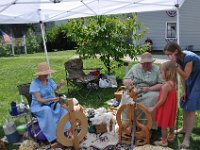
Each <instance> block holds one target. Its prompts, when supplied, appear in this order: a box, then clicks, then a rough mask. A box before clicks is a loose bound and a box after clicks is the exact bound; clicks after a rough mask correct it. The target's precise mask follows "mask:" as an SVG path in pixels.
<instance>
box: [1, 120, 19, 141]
mask: <svg viewBox="0 0 200 150" xmlns="http://www.w3.org/2000/svg"><path fill="white" fill-rule="evenodd" d="M3 130H4V133H5V136H6V138H7V140H8V143H16V142H18V141H19V140H20V137H19V134H18V132H17V130H16V127H15V124H14V122H7V123H6V124H5V125H3Z"/></svg>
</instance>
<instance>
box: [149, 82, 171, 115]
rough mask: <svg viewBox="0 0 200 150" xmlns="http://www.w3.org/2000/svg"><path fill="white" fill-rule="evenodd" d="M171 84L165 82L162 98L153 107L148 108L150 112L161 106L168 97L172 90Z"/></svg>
mask: <svg viewBox="0 0 200 150" xmlns="http://www.w3.org/2000/svg"><path fill="white" fill-rule="evenodd" d="M170 89H171V88H170V86H169V85H167V84H165V85H163V86H162V95H161V97H160V100H159V101H158V102H157V103H156V105H154V106H153V107H151V108H149V109H148V110H149V111H150V112H152V111H154V110H155V109H157V108H159V107H160V106H161V105H162V104H163V103H164V102H165V101H166V99H167V94H168V92H169V91H170Z"/></svg>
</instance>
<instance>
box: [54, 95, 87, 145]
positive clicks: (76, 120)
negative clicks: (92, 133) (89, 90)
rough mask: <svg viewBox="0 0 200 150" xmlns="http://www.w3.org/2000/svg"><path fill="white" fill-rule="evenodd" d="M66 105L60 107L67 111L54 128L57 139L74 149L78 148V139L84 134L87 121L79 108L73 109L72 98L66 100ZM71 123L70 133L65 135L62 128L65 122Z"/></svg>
mask: <svg viewBox="0 0 200 150" xmlns="http://www.w3.org/2000/svg"><path fill="white" fill-rule="evenodd" d="M66 103H67V105H68V106H69V107H67V105H62V107H64V108H66V109H67V110H68V113H67V114H66V115H64V116H63V117H62V118H61V120H60V121H59V123H58V126H57V129H56V136H57V141H58V142H59V143H60V144H62V145H64V146H74V148H75V149H79V143H80V141H81V140H82V139H83V138H84V137H85V136H86V134H87V130H88V122H87V118H86V116H85V115H84V114H83V112H82V111H80V110H74V106H73V101H72V99H69V100H67V102H66ZM68 121H69V122H70V123H71V129H70V130H71V133H72V135H65V133H64V128H65V125H66V123H67V122H68Z"/></svg>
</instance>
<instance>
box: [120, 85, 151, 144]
mask: <svg viewBox="0 0 200 150" xmlns="http://www.w3.org/2000/svg"><path fill="white" fill-rule="evenodd" d="M135 91H136V90H134V88H132V89H130V90H129V95H130V97H131V98H133V100H134V101H135V102H133V103H134V104H124V105H122V106H121V107H120V108H119V109H118V111H117V114H116V119H117V123H118V125H119V143H125V144H131V142H133V141H131V136H132V132H133V130H132V129H133V126H134V125H135V126H136V131H135V134H134V136H135V139H136V143H135V144H136V145H144V144H148V143H150V129H151V127H152V116H151V114H150V113H149V112H148V111H147V109H146V107H145V106H143V105H142V104H140V103H137V102H136V99H137V93H136V92H135ZM125 111H128V112H127V114H128V115H127V116H126V118H127V119H124V120H122V119H123V118H122V116H123V113H124V112H125ZM134 123H135V124H134Z"/></svg>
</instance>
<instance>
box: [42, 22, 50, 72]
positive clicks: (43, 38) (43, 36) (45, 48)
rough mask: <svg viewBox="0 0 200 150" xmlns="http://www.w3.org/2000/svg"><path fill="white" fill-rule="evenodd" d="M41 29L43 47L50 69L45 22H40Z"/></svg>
mask: <svg viewBox="0 0 200 150" xmlns="http://www.w3.org/2000/svg"><path fill="white" fill-rule="evenodd" d="M40 28H41V33H42V41H43V46H44V52H45V57H46V62H47V65H48V67H49V69H50V65H49V58H48V54H47V47H46V39H45V30H44V23H43V22H40Z"/></svg>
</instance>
